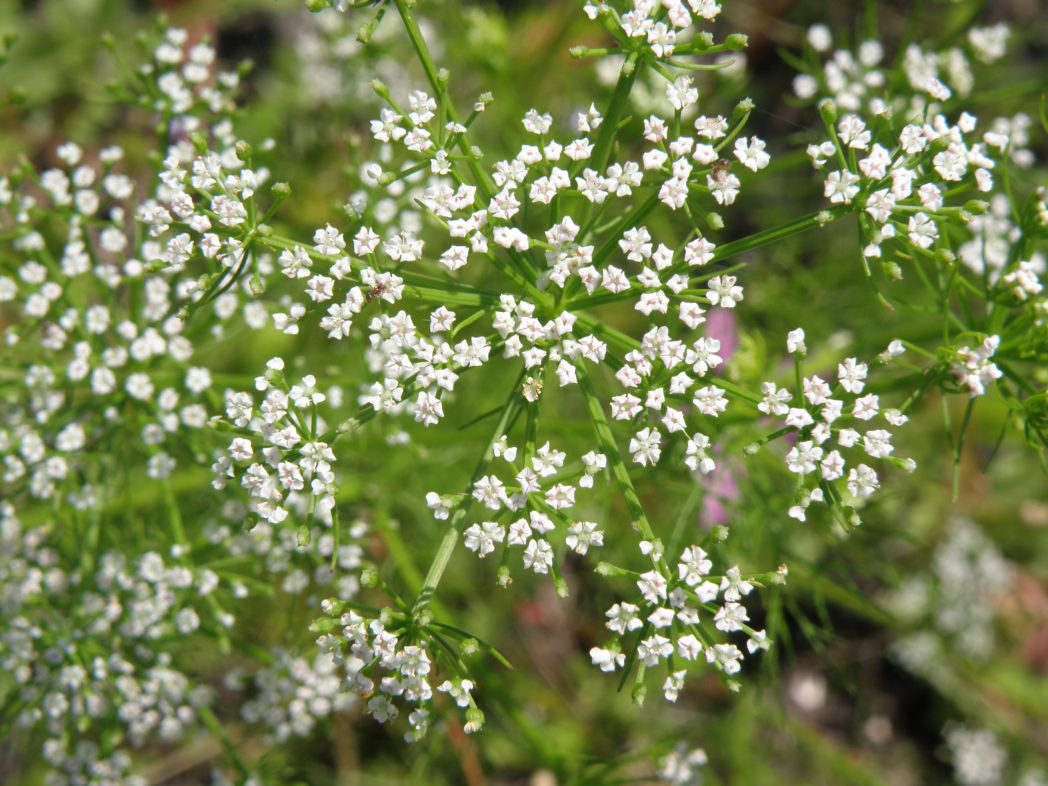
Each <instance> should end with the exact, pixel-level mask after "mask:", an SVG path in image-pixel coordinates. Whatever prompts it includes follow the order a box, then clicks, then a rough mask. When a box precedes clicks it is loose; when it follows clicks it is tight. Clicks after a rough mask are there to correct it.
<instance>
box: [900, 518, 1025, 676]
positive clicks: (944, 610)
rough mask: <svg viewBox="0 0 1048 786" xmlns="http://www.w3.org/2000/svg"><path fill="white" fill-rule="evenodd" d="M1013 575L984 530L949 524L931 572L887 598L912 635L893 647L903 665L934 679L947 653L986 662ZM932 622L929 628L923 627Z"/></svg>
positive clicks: (971, 525) (962, 522)
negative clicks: (999, 605)
mask: <svg viewBox="0 0 1048 786" xmlns="http://www.w3.org/2000/svg"><path fill="white" fill-rule="evenodd" d="M1012 575H1013V569H1012V566H1011V565H1010V564H1009V563H1008V561H1007V560H1006V559H1005V558H1004V556H1003V555H1002V554H1001V553H1000V551H999V550H998V549H997V548H996V546H994V544H993V543H992V542H991V541H990V540H989V539H988V538H987V537H986V535H984V534H983V532H982V531H981V530H980V529H979V527H978V526H977V525H976V524H975V523H974V522H972V521H970V520H968V519H962V518H957V519H954V520H953V521H951V522H950V529H949V532H948V534H947V537H946V538H945V539H944V540H943V541H942V542H941V543H940V544H939V545H938V546H937V547H936V549H935V551H934V552H933V554H932V557H931V563H930V565H929V568H928V570H927V572H922V573H918V574H916V575H914V576H912V577H911V578H908V579H907V580H906V581H905V583H903V584H902V585H901V586H899V587H898V588H897V589H895V590H893V591H892V592H891V593H889V594H888V596H887V597H886V600H885V603H886V605H887V607H888V608H889V609H891V611H892V612H893V613H894V614H895V615H896V616H897V617H898V618H899V619H901V620H902V621H903V622H904V624H905V625H906V627H907V628H909V629H911V630H912V632H911V633H907V634H906V635H905V636H903V637H902V638H900V639H899V640H898V641H897V642H896V643H895V644H894V645H893V651H894V654H895V656H896V657H897V658H898V660H899V661H900V662H901V663H903V665H905V666H906V667H907V668H909V669H911V670H912V671H915V672H917V673H919V674H930V675H931V676H934V675H935V674H936V673H938V672H939V671H940V670H941V669H942V667H943V663H942V661H943V658H942V655H943V653H950V654H951V655H952V656H955V657H956V656H960V657H963V658H967V659H972V660H985V659H986V658H988V657H989V656H990V655H991V654H992V652H993V648H994V641H995V635H994V620H995V619H996V616H997V600H998V598H999V597H1000V596H1001V595H1002V594H1003V593H1004V592H1006V591H1007V590H1008V588H1009V587H1010V586H1011V583H1012ZM926 621H927V622H930V623H931V624H930V625H923V624H921V623H924V622H926Z"/></svg>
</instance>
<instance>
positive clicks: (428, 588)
mask: <svg viewBox="0 0 1048 786" xmlns="http://www.w3.org/2000/svg"><path fill="white" fill-rule="evenodd" d="M398 5H399V2H398ZM523 381H524V372H523V371H522V372H521V373H520V376H518V377H517V380H516V382H514V383H513V390H512V391H511V392H510V394H509V399H508V400H507V401H506V405H505V406H504V407H503V408H502V416H501V417H500V418H499V422H498V424H497V425H496V426H495V430H494V432H493V433H492V435H491V439H490V440H488V446H487V448H486V449H485V450H484V454H483V455H482V456H481V457H480V461H478V462H477V466H476V469H474V470H473V477H472V478H471V479H470V482H469V488H467V490H466V493H465V494H463V495H462V499H461V500H460V501H459V503H458V504H457V505H456V506H455V509H454V511H453V512H452V514H451V517H450V520H449V521H448V529H447V532H445V533H444V538H443V540H441V541H440V546H439V547H438V548H437V554H436V556H435V557H434V558H433V562H432V564H431V565H430V566H429V572H427V573H426V578H425V579H424V580H423V583H422V589H421V591H420V592H419V594H418V597H417V598H416V600H415V605H414V606H413V607H412V609H411V616H412V617H413V618H414V619H418V618H419V617H420V616H421V615H422V613H423V612H424V611H425V610H426V608H427V607H428V606H429V604H430V601H431V600H432V599H433V593H434V592H436V589H437V585H438V584H440V580H441V578H442V577H443V576H444V571H445V570H447V567H448V562H449V561H450V560H451V555H452V553H453V552H454V551H455V544H456V543H457V542H458V536H459V527H460V525H461V524H462V521H463V520H464V519H465V518H466V514H467V513H468V512H469V508H470V506H471V505H472V503H473V495H472V494H471V493H470V490H471V489H472V488H473V484H474V483H476V482H477V481H478V480H480V478H481V477H482V476H483V475H484V473H485V472H486V471H487V469H488V465H489V464H490V463H491V460H492V458H493V457H494V446H495V443H496V442H497V441H498V439H499V437H501V436H502V435H503V434H504V433H505V432H506V430H507V429H508V427H509V424H510V423H512V422H513V419H514V417H515V416H516V414H517V411H518V410H519V409H520V406H521V401H522V399H521V395H520V393H519V392H518V391H519V388H520V385H521V383H522V382H523Z"/></svg>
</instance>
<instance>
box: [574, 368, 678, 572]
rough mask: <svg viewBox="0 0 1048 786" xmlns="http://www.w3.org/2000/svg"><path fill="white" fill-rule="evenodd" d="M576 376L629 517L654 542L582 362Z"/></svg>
mask: <svg viewBox="0 0 1048 786" xmlns="http://www.w3.org/2000/svg"><path fill="white" fill-rule="evenodd" d="M576 376H577V377H578V382H579V389H580V390H581V391H582V395H583V397H584V398H585V399H586V411H587V413H588V414H589V418H590V423H592V424H593V430H594V431H595V432H596V434H597V441H598V442H599V443H600V449H601V450H602V451H603V452H604V455H606V456H607V457H608V467H609V469H611V474H612V477H614V478H615V482H616V483H617V484H618V486H619V490H620V491H621V492H622V496H623V497H624V498H625V500H626V508H627V509H628V510H629V512H630V516H632V517H633V520H634V521H635V522H636V525H637V531H638V532H639V533H640V535H641V537H642V538H644V539H645V540H647V541H652V542H654V541H655V533H654V531H653V530H652V528H651V523H650V522H649V521H648V517H647V515H646V514H645V513H644V508H643V506H642V505H641V504H640V497H639V496H638V495H637V490H636V489H635V488H634V487H633V481H632V480H630V472H629V469H628V468H627V467H626V463H625V462H624V461H623V460H622V454H620V453H619V447H618V445H617V444H616V442H615V435H614V434H612V433H611V424H610V423H608V419H607V417H606V416H605V415H604V409H603V407H602V406H601V403H600V399H599V398H597V394H596V393H595V392H594V390H593V385H592V384H591V383H590V380H589V376H588V375H587V374H586V371H585V369H584V368H583V367H582V366H581V365H580V366H578V367H577V368H576ZM656 564H657V565H658V567H660V568H662V569H664V570H668V568H667V566H666V562H665V560H664V559H662V557H661V556H660V557H659V559H658V562H657V563H656Z"/></svg>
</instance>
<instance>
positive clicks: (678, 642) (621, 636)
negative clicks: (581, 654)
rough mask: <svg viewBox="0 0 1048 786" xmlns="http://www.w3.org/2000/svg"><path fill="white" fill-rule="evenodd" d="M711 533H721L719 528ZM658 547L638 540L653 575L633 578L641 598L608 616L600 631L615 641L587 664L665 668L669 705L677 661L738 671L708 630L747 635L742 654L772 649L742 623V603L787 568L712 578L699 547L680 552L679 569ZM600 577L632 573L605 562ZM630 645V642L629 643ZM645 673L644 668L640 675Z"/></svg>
mask: <svg viewBox="0 0 1048 786" xmlns="http://www.w3.org/2000/svg"><path fill="white" fill-rule="evenodd" d="M715 532H716V533H717V534H719V535H726V532H724V531H721V530H717V531H715ZM662 548H663V547H662V544H661V543H659V542H651V541H646V540H643V541H641V542H640V551H641V554H642V555H644V556H645V557H646V558H647V559H649V560H650V561H651V563H652V569H651V570H649V571H645V572H643V573H639V574H636V573H633V574H632V576H633V577H634V581H635V584H636V587H637V590H638V593H639V594H638V596H637V598H636V602H635V603H631V602H627V601H621V602H619V603H616V604H615V605H613V606H612V607H611V608H610V609H608V611H607V612H606V613H605V616H606V617H607V622H606V623H605V625H606V627H607V628H608V630H610V631H611V632H612V634H613V638H612V640H611V641H610V642H609V643H608V644H607V645H606V646H603V647H593V648H592V649H591V650H590V659H591V660H592V661H593V664H594V665H595V666H598V667H599V668H600V669H601V671H606V672H611V671H615V670H616V669H619V668H623V667H625V665H626V660H627V651H628V652H629V660H630V666H632V665H633V663H634V660H636V661H639V662H640V663H642V664H643V665H644V668H652V667H655V666H658V665H659V664H660V663H662V664H665V666H666V671H667V676H666V679H665V681H664V682H663V684H662V693H663V696H664V697H665V698H666V700H667V701H671V702H675V701H676V700H677V697H678V695H679V694H680V692H681V690H682V689H683V688H684V681H685V676H686V674H687V666H686V663H682V661H683V662H691V661H695V660H698V659H702V658H704V659H705V661H706V662H707V663H709V664H711V665H712V666H713V667H714V668H715V669H717V670H718V671H720V672H722V673H723V674H724V675H725V677H726V678H730V677H731V675H733V674H737V673H738V672H739V670H740V669H741V668H742V660H743V658H744V657H745V654H744V653H743V651H742V650H740V649H739V648H738V647H737V646H736V645H735V644H732V643H730V642H718V641H716V640H715V638H714V634H713V633H712V631H711V630H710V628H711V627H713V628H715V629H716V630H718V631H721V632H722V633H734V632H742V633H745V634H746V636H747V637H748V638H747V640H746V649H747V650H748V651H749V652H750V653H754V652H757V651H759V650H765V649H767V648H768V647H769V646H770V645H771V641H770V640H769V639H768V638H767V635H766V633H765V632H764V631H763V630H754V629H753V628H752V627H750V626H749V625H748V624H747V623H748V622H749V619H750V618H749V615H748V613H747V612H746V608H745V606H744V605H743V604H742V598H743V597H744V596H746V595H748V594H749V593H750V592H751V591H752V590H753V588H754V586H757V585H759V584H760V583H761V581H768V580H770V581H772V582H774V583H784V582H785V580H786V566H782V567H781V568H780V569H779V571H778V572H777V573H773V574H771V575H770V576H762V577H760V580H758V578H757V577H752V576H751V577H743V576H742V574H741V572H740V571H739V568H738V566H732V567H730V568H728V569H727V570H725V571H724V573H723V574H722V575H715V574H712V573H711V571H712V570H713V561H712V560H711V559H710V558H709V554H708V553H707V552H706V551H705V550H704V549H703V548H702V547H701V546H698V545H691V546H688V547H686V548H684V549H683V550H682V551H681V554H680V556H679V558H678V560H677V562H676V564H672V563H670V562H668V561H667V560H666V559H665V557H664V554H663V552H662ZM598 572H604V573H606V574H609V575H610V574H616V575H630V572H629V571H624V570H622V569H619V568H615V567H614V566H611V565H607V564H602V565H601V566H600V567H598ZM627 639H633V640H634V641H633V642H632V644H631V645H630V644H627ZM678 658H679V659H680V660H679V661H678V660H676V659H678ZM677 666H684V668H677ZM643 673H644V670H643V669H641V671H640V674H641V675H643ZM640 679H642V676H641V677H639V678H638V685H637V687H636V688H635V698H638V699H642V698H643V693H644V687H643V683H642V682H640ZM727 684H728V685H729V687H731V688H732V689H733V690H737V689H738V687H739V684H738V682H736V681H735V680H732V679H728V680H727Z"/></svg>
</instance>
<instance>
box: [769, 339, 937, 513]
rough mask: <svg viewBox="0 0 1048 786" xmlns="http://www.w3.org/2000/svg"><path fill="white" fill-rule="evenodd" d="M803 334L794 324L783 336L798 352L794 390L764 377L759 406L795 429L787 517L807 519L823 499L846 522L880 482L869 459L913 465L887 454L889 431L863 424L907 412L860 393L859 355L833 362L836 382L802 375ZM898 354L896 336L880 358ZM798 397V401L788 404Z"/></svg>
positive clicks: (863, 373) (888, 421)
mask: <svg viewBox="0 0 1048 786" xmlns="http://www.w3.org/2000/svg"><path fill="white" fill-rule="evenodd" d="M804 338H805V336H804V331H803V330H802V329H800V328H798V329H796V330H793V331H791V332H790V334H789V336H788V337H787V341H786V347H787V350H788V351H789V352H790V353H792V354H793V355H794V356H795V360H796V362H795V367H796V369H797V373H796V379H797V382H798V389H797V390H796V391H795V392H790V390H789V389H788V388H785V387H781V388H780V387H778V386H777V385H776V384H775V383H774V382H764V383H762V384H761V393H762V394H763V395H762V398H761V401H760V403H759V404H757V409H759V410H760V411H761V412H762V413H763V414H764V415H768V416H772V417H777V418H782V423H783V431H784V432H788V433H790V434H792V435H793V440H792V441H793V443H794V444H793V446H792V447H791V448H790V450H789V451H788V452H787V453H786V457H785V461H786V469H787V470H789V471H790V472H791V473H793V474H795V475H797V476H798V481H799V487H798V491H797V497H796V501H795V504H794V505H793V507H791V508H790V511H789V514H790V516H792V517H793V518H795V519H798V520H800V521H804V520H805V518H806V513H805V511H806V509H807V508H808V506H809V505H810V504H811V503H812V502H824V503H826V504H827V505H829V506H830V508H831V509H832V510H833V511H834V513H835V514H837V515H839V516H840V523H841V524H842V525H843V526H845V528H848V527H850V526H854V525H856V524H859V523H860V519H859V517H858V515H857V514H856V513H855V512H854V506H855V505H857V504H860V503H861V502H862V501H863V500H865V499H866V498H867V497H869V496H870V495H871V494H873V493H874V492H875V491H877V489H879V488H880V478H879V476H878V474H877V471H876V470H875V469H874V468H872V467H870V466H869V465H867V464H866V463H865V462H866V461H868V460H870V459H876V460H878V461H890V462H891V463H893V464H895V465H897V466H899V467H902V468H904V469H906V470H907V471H910V472H912V471H913V470H914V469H916V463H915V462H914V461H913V460H912V459H898V458H896V457H893V456H892V453H893V452H894V449H895V448H894V446H893V445H892V443H891V440H892V432H891V430H889V429H888V428H883V427H879V428H868V427H867V424H869V425H872V426H877V425H882V424H880V423H878V422H875V423H871V421H873V420H874V419H875V418H878V420H880V419H883V420H884V424H883V425H887V426H889V427H891V428H897V427H899V426H902V425H903V424H905V423H906V422H907V420H909V418H908V417H907V416H906V415H905V414H903V413H902V412H901V411H899V410H898V409H895V408H891V407H887V408H882V406H881V402H880V397H879V396H878V395H877V394H875V393H867V392H865V388H866V377H867V374H868V373H869V364H867V363H864V362H859V361H858V360H857V359H856V358H853V357H849V358H845V359H844V360H843V361H842V362H841V363H839V364H838V366H837V373H836V381H835V382H834V383H833V384H831V383H830V382H828V381H827V380H826V379H824V378H823V377H822V376H820V375H819V374H812V375H811V376H807V377H803V378H802V376H801V371H800V369H801V366H800V358H802V357H803V356H804V355H805V354H806V353H807V347H806V345H805V341H804ZM903 352H905V348H904V347H903V346H902V344H901V342H898V341H894V342H892V345H891V346H889V348H888V350H887V351H886V352H885V353H883V357H880V358H878V362H879V363H883V362H885V361H886V360H888V359H891V358H895V357H898V356H899V355H901V354H902V353H903ZM795 402H796V403H797V404H799V405H800V406H791V404H793V403H795ZM780 433H781V432H780ZM842 486H843V489H842ZM842 491H844V492H846V494H842ZM842 514H843V515H842Z"/></svg>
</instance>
